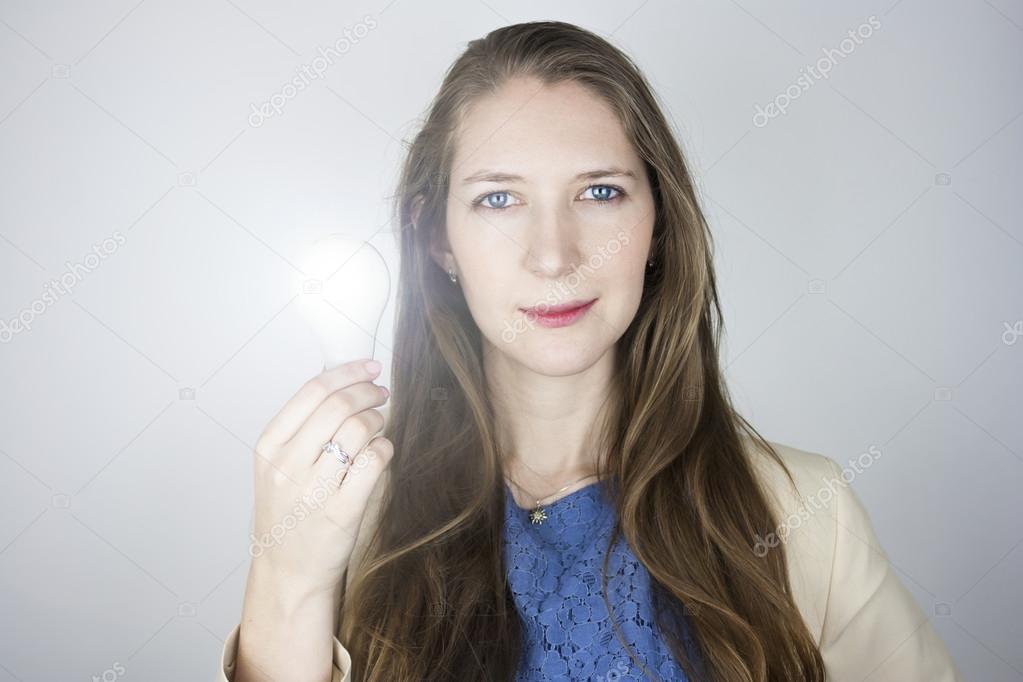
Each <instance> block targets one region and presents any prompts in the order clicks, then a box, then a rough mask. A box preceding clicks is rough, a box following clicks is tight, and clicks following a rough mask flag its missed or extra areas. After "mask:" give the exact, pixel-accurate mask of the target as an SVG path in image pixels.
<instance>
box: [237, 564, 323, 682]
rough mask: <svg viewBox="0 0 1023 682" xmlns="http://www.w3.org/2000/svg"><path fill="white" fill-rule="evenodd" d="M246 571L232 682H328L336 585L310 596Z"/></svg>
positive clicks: (256, 569)
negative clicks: (334, 587) (247, 575)
mask: <svg viewBox="0 0 1023 682" xmlns="http://www.w3.org/2000/svg"><path fill="white" fill-rule="evenodd" d="M257 564H258V560H257V562H255V563H254V565H253V568H251V569H250V571H249V578H248V583H247V585H246V588H245V601H244V605H243V607H242V620H241V628H240V631H239V639H238V657H237V671H236V673H235V677H234V682H291V681H292V680H295V681H299V680H301V681H302V682H310V681H313V682H330V679H331V670H332V665H331V661H332V652H333V643H334V624H335V616H336V613H335V611H336V609H337V605H338V599H339V596H340V592H339V590H340V585H338V587H337V588H336V589H334V590H332V591H318V592H316V591H309V590H306V589H304V588H302V587H300V586H296V585H294V584H289V583H288V582H287V581H283V580H281V579H280V578H277V577H275V576H271V575H266V574H265V573H264V572H262V571H261V570H260V568H259V567H258V565H257Z"/></svg>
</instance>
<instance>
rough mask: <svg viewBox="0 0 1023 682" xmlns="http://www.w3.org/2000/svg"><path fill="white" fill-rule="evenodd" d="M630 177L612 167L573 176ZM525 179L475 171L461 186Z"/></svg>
mask: <svg viewBox="0 0 1023 682" xmlns="http://www.w3.org/2000/svg"><path fill="white" fill-rule="evenodd" d="M621 176H625V177H630V178H635V177H636V174H635V173H633V172H632V171H630V170H625V169H623V168H616V167H614V166H612V167H610V168H597V169H594V170H590V171H585V172H583V173H580V174H579V175H577V176H575V179H576V180H596V179H598V178H614V177H621ZM524 180H525V178H524V177H522V176H521V175H515V174H514V173H502V172H501V171H492V170H481V171H476V172H475V173H473V174H472V175H469V176H467V177H466V178H464V179H463V180H462V184H463V185H471V184H472V183H474V182H522V181H524Z"/></svg>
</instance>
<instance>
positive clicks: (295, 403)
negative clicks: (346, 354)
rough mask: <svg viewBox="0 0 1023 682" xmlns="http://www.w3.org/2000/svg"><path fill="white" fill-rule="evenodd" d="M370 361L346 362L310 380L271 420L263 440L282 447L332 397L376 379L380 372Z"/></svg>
mask: <svg viewBox="0 0 1023 682" xmlns="http://www.w3.org/2000/svg"><path fill="white" fill-rule="evenodd" d="M366 362H368V359H362V360H353V361H351V362H346V363H343V364H341V365H338V366H337V367H335V368H333V369H329V370H326V371H324V372H321V373H320V374H317V375H316V376H315V377H313V378H312V379H310V380H309V381H307V382H306V383H305V384H303V385H302V388H300V389H299V390H298V392H297V393H295V395H293V396H292V397H291V399H289V400H288V402H286V403H285V404H284V407H282V408H281V409H280V411H279V412H278V413H277V414H276V415H275V416H274V417H273V419H271V420H270V422H269V423H268V424H267V426H266V428H265V429H263V434H262V436H261V437H260V441H261V442H262V443H264V444H265V445H266V446H268V447H270V448H279V447H280V446H281V445H283V444H284V443H286V442H288V441H289V440H291V439H292V438H294V437H295V434H296V433H297V432H298V430H299V429H300V428H301V427H302V424H303V423H305V421H306V419H308V418H309V415H310V414H311V413H312V412H313V410H315V409H316V407H317V406H318V405H319V404H320V403H322V402H323V401H324V399H325V398H326V397H327V396H328V395H330V394H331V393H334V392H335V391H337V390H339V389H342V388H344V387H346V386H350V385H352V384H354V383H356V382H359V381H370V380H372V379H374V378H375V377H376V376H377V375H378V374H379V373H380V372H379V371H377V372H371V371H370V370H368V369H367V368H366Z"/></svg>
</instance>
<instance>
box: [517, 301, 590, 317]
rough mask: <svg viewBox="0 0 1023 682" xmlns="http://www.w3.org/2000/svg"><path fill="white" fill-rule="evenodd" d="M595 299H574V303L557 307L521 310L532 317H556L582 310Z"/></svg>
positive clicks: (537, 307) (561, 304)
mask: <svg viewBox="0 0 1023 682" xmlns="http://www.w3.org/2000/svg"><path fill="white" fill-rule="evenodd" d="M596 300H597V299H595V298H588V299H576V300H574V301H568V302H567V303H559V304H558V305H549V306H548V305H541V306H534V307H532V308H522V311H523V312H527V313H533V314H534V315H558V314H561V313H568V312H572V311H573V310H576V309H578V308H582V307H583V306H586V305H589V304H590V303H593V302H594V301H596Z"/></svg>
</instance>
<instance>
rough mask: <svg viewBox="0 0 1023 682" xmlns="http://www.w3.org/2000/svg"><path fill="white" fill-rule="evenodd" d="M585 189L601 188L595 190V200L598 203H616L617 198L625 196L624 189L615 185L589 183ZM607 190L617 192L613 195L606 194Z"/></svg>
mask: <svg viewBox="0 0 1023 682" xmlns="http://www.w3.org/2000/svg"><path fill="white" fill-rule="evenodd" d="M586 189H587V190H591V189H593V190H602V191H598V192H597V198H596V199H595V201H596V202H597V203H598V204H600V205H608V204H613V203H616V202H617V201H618V200H619V199H621V198H622V197H623V196H625V190H623V189H622V188H621V187H616V186H615V185H590V186H589V187H587V188H586ZM609 192H617V194H615V195H614V196H607V195H608V193H609Z"/></svg>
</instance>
